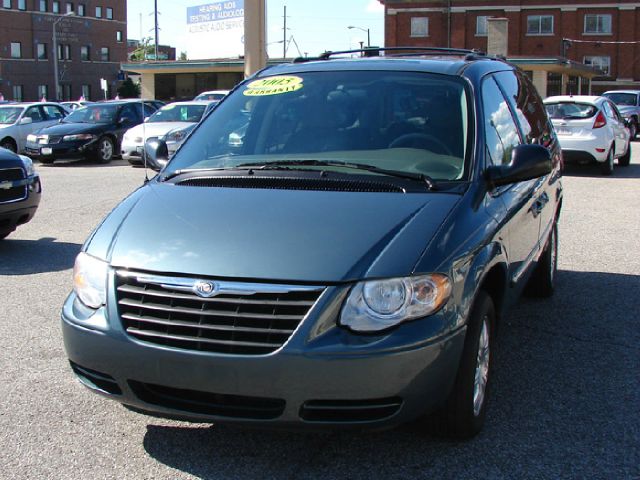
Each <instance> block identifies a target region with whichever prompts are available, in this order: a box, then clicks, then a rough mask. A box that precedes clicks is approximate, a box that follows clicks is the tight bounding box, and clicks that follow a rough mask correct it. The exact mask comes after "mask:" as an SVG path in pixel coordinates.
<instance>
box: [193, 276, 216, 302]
mask: <svg viewBox="0 0 640 480" xmlns="http://www.w3.org/2000/svg"><path fill="white" fill-rule="evenodd" d="M218 290H219V287H218V284H217V283H216V282H210V281H208V280H198V281H197V282H196V283H195V284H194V285H193V292H194V293H195V294H196V295H198V296H199V297H204V298H209V297H213V296H214V295H217V294H218Z"/></svg>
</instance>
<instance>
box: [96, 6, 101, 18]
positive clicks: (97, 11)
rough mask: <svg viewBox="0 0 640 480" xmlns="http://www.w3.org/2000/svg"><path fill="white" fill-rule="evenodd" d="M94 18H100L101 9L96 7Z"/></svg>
mask: <svg viewBox="0 0 640 480" xmlns="http://www.w3.org/2000/svg"><path fill="white" fill-rule="evenodd" d="M96 18H102V7H96Z"/></svg>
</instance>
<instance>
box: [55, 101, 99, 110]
mask: <svg viewBox="0 0 640 480" xmlns="http://www.w3.org/2000/svg"><path fill="white" fill-rule="evenodd" d="M93 103H94V102H88V101H86V100H77V101H73V102H60V105H62V106H63V107H65V108H66V109H67V110H69V111H73V110H75V109H77V108H82V107H86V106H87V105H92V104H93Z"/></svg>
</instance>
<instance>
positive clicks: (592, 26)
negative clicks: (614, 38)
mask: <svg viewBox="0 0 640 480" xmlns="http://www.w3.org/2000/svg"><path fill="white" fill-rule="evenodd" d="M584 33H595V34H596V35H598V34H610V33H611V15H599V14H593V15H591V14H590V15H585V16H584Z"/></svg>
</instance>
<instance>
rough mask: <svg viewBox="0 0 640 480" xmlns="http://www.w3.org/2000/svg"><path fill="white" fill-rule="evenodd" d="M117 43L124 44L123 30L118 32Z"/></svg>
mask: <svg viewBox="0 0 640 480" xmlns="http://www.w3.org/2000/svg"><path fill="white" fill-rule="evenodd" d="M116 42H118V43H121V42H122V30H116Z"/></svg>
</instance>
